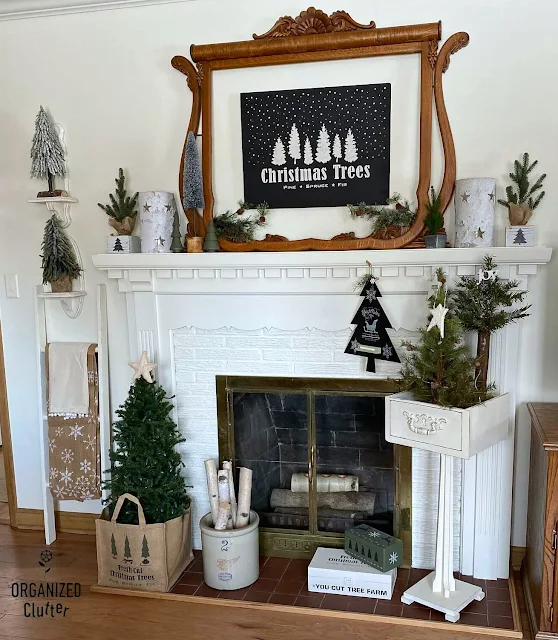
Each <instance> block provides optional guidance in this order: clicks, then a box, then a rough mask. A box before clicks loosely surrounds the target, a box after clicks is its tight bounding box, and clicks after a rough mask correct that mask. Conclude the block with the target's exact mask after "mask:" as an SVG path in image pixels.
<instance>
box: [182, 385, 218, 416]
mask: <svg viewBox="0 0 558 640" xmlns="http://www.w3.org/2000/svg"><path fill="white" fill-rule="evenodd" d="M177 392H178V389H177ZM190 408H196V409H212V410H213V409H216V408H217V400H216V396H215V389H213V391H212V392H211V393H206V394H203V395H202V394H197V395H193V394H185V395H183V396H181V397H180V398H179V400H178V411H179V412H180V411H182V410H185V411H189V410H190Z"/></svg>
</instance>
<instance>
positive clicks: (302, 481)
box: [291, 473, 359, 493]
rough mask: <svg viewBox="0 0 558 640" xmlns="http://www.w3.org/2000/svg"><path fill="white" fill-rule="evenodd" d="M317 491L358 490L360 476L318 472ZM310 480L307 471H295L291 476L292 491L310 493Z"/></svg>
mask: <svg viewBox="0 0 558 640" xmlns="http://www.w3.org/2000/svg"><path fill="white" fill-rule="evenodd" d="M316 482H317V491H318V492H319V493H325V492H327V491H331V492H337V493H339V492H341V491H358V488H359V485H358V476H347V475H340V474H337V473H333V474H332V473H318V475H317V476H316ZM308 488H309V482H308V474H307V473H293V475H292V476H291V491H293V492H294V493H308Z"/></svg>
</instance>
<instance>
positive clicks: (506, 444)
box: [93, 247, 552, 579]
mask: <svg viewBox="0 0 558 640" xmlns="http://www.w3.org/2000/svg"><path fill="white" fill-rule="evenodd" d="M486 254H490V255H492V256H494V259H495V261H496V263H497V264H498V270H499V275H500V277H501V278H503V279H513V280H517V281H518V288H519V289H521V290H528V289H529V288H531V287H532V279H533V278H534V277H536V274H537V272H538V268H539V265H544V264H546V263H547V262H548V261H549V260H550V258H551V256H552V249H550V248H547V247H510V248H507V247H493V248H489V249H476V248H475V249H404V250H401V249H399V250H393V251H331V252H330V251H315V252H300V253H298V252H292V253H224V252H218V253H203V254H126V255H122V254H103V255H96V256H93V263H94V265H95V266H96V267H97V268H98V269H100V270H102V271H106V272H107V276H108V279H109V281H112V282H115V283H117V287H111V288H109V295H115V296H118V295H121V294H124V295H125V296H126V313H127V327H128V344H129V356H130V359H135V358H137V357H138V355H139V353H141V352H142V351H148V353H149V357H150V359H151V360H152V361H153V362H155V363H157V364H158V369H157V370H158V372H159V376H158V380H159V382H160V383H161V384H162V385H163V387H164V388H165V389H167V390H168V392H169V395H173V396H176V400H175V403H176V410H175V414H174V418H175V419H176V420H177V423H178V427H179V429H180V431H181V433H182V434H183V435H184V436H185V438H186V442H185V443H184V445H181V448H180V451H181V455H182V458H183V460H184V462H185V469H186V471H185V473H186V481H187V484H188V485H189V486H190V487H191V489H190V490H189V492H190V495H191V496H192V502H193V514H194V522H195V521H196V520H197V519H199V518H200V517H201V516H202V515H203V514H204V513H205V512H206V510H207V491H206V482H205V477H204V472H203V461H204V460H205V459H207V458H209V457H214V456H216V455H217V413H216V396H215V376H216V375H220V374H227V375H263V376H274V375H279V376H299V377H316V376H317V377H335V378H343V377H349V378H370V377H376V378H378V377H389V376H390V375H394V373H392V372H390V371H386V370H385V369H382V367H381V365H382V364H383V365H386V364H390V363H381V362H380V361H379V362H378V367H377V372H376V373H375V374H374V373H368V372H366V370H365V369H366V364H365V359H364V358H355V357H354V356H352V355H348V354H346V353H345V347H346V344H347V342H348V340H349V338H350V335H351V332H352V329H351V328H350V326H351V319H352V318H353V316H354V313H355V310H356V309H357V308H358V304H359V301H360V299H359V297H358V292H355V291H354V284H355V281H356V279H357V277H359V276H361V275H363V274H365V273H366V272H367V271H368V268H369V267H368V265H367V261H368V262H370V264H371V265H372V269H373V274H374V276H377V277H378V278H379V284H378V286H379V288H380V291H381V293H382V295H383V296H384V297H383V298H382V306H383V307H384V309H385V311H386V313H387V314H388V317H389V318H390V321H391V323H392V325H393V326H394V327H396V328H398V330H397V332H396V333H397V334H398V335H397V336H395V338H394V347H395V348H396V350H397V348H398V346H399V349H400V351H401V353H400V356H401V357H403V356H404V353H403V347H402V341H403V340H405V339H408V338H407V337H406V336H408V335H409V331H410V332H413V331H415V330H416V329H417V327H420V326H422V325H423V323H424V320H425V317H426V311H427V306H426V294H427V293H428V292H429V291H430V290H431V287H432V284H433V275H434V271H435V270H436V269H437V268H438V267H442V268H443V269H444V272H445V273H446V274H447V276H448V281H449V283H450V286H451V285H452V284H453V282H455V279H456V278H457V277H459V276H464V275H475V274H476V272H477V271H478V268H479V265H480V264H481V263H482V260H483V258H484V256H485V255H486ZM534 313H539V311H538V310H537V309H534ZM522 324H523V323H519V322H518V323H513V324H511V325H509V326H508V327H506V328H505V329H504V330H503V331H500V332H497V333H496V334H495V336H494V339H493V340H492V344H491V360H490V371H489V375H490V379H491V381H494V382H495V383H496V384H497V386H498V388H499V390H500V391H501V392H508V393H509V394H510V399H511V404H512V417H511V419H510V430H511V431H512V432H513V431H514V429H515V410H516V407H517V402H518V400H517V397H518V396H517V390H518V383H519V378H518V371H519V370H520V362H519V358H520V349H519V348H517V347H518V345H520V342H521V334H522V331H523V330H522ZM397 340H398V342H397ZM512 345H513V348H512ZM114 366H115V367H116V368H115V370H114V373H115V374H116V369H117V365H114ZM111 371H112V365H111ZM395 375H396V373H395ZM421 453H422V454H425V455H420V454H421ZM428 453H429V452H418V453H417V452H415V451H414V452H413V488H412V491H413V494H412V495H413V498H412V500H413V518H412V527H413V532H412V534H413V566H416V567H420V568H432V566H433V563H434V553H435V536H434V535H433V532H434V531H435V526H436V513H437V509H436V504H437V486H438V481H437V477H438V473H439V462H438V459H437V458H436V456H435V454H429V455H426V454H428ZM520 453H521V455H524V453H525V452H524V451H523V450H522V451H521V452H520ZM525 481H526V479H525V478H523V477H519V478H515V482H516V485H515V486H516V487H517V486H521V484H522V483H524V482H525ZM518 483H519V484H518ZM454 486H455V490H456V492H457V495H456V511H455V520H454V524H455V536H456V541H457V544H456V558H455V563H456V565H455V568H456V569H457V568H459V569H460V570H461V571H462V572H463V573H465V574H467V575H474V576H475V577H477V578H491V579H494V578H505V577H507V575H508V571H509V552H510V530H511V513H512V486H514V436H511V437H510V438H509V439H508V440H506V441H503V442H501V443H499V444H497V445H494V446H493V447H491V448H490V449H488V450H486V451H484V452H482V453H481V454H479V455H477V456H473V458H471V459H470V460H467V461H464V463H463V465H459V468H458V469H456V478H455V485H454ZM194 544H195V545H199V532H198V534H196V528H194Z"/></svg>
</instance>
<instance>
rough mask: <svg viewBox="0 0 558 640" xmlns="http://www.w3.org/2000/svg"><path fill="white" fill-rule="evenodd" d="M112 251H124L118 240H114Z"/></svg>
mask: <svg viewBox="0 0 558 640" xmlns="http://www.w3.org/2000/svg"><path fill="white" fill-rule="evenodd" d="M112 250H113V251H124V247H123V246H122V243H121V242H120V238H116V241H115V242H114V247H113V249H112Z"/></svg>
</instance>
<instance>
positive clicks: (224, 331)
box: [194, 327, 264, 336]
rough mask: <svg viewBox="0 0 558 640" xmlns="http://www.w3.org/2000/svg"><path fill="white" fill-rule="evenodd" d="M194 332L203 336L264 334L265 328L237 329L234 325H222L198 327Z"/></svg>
mask: <svg viewBox="0 0 558 640" xmlns="http://www.w3.org/2000/svg"><path fill="white" fill-rule="evenodd" d="M194 332H195V333H196V334H198V335H201V336H207V335H210V336H214V335H217V336H262V335H263V333H264V329H235V328H234V327H220V328H219V329H201V328H200V327H196V328H195V329H194Z"/></svg>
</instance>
